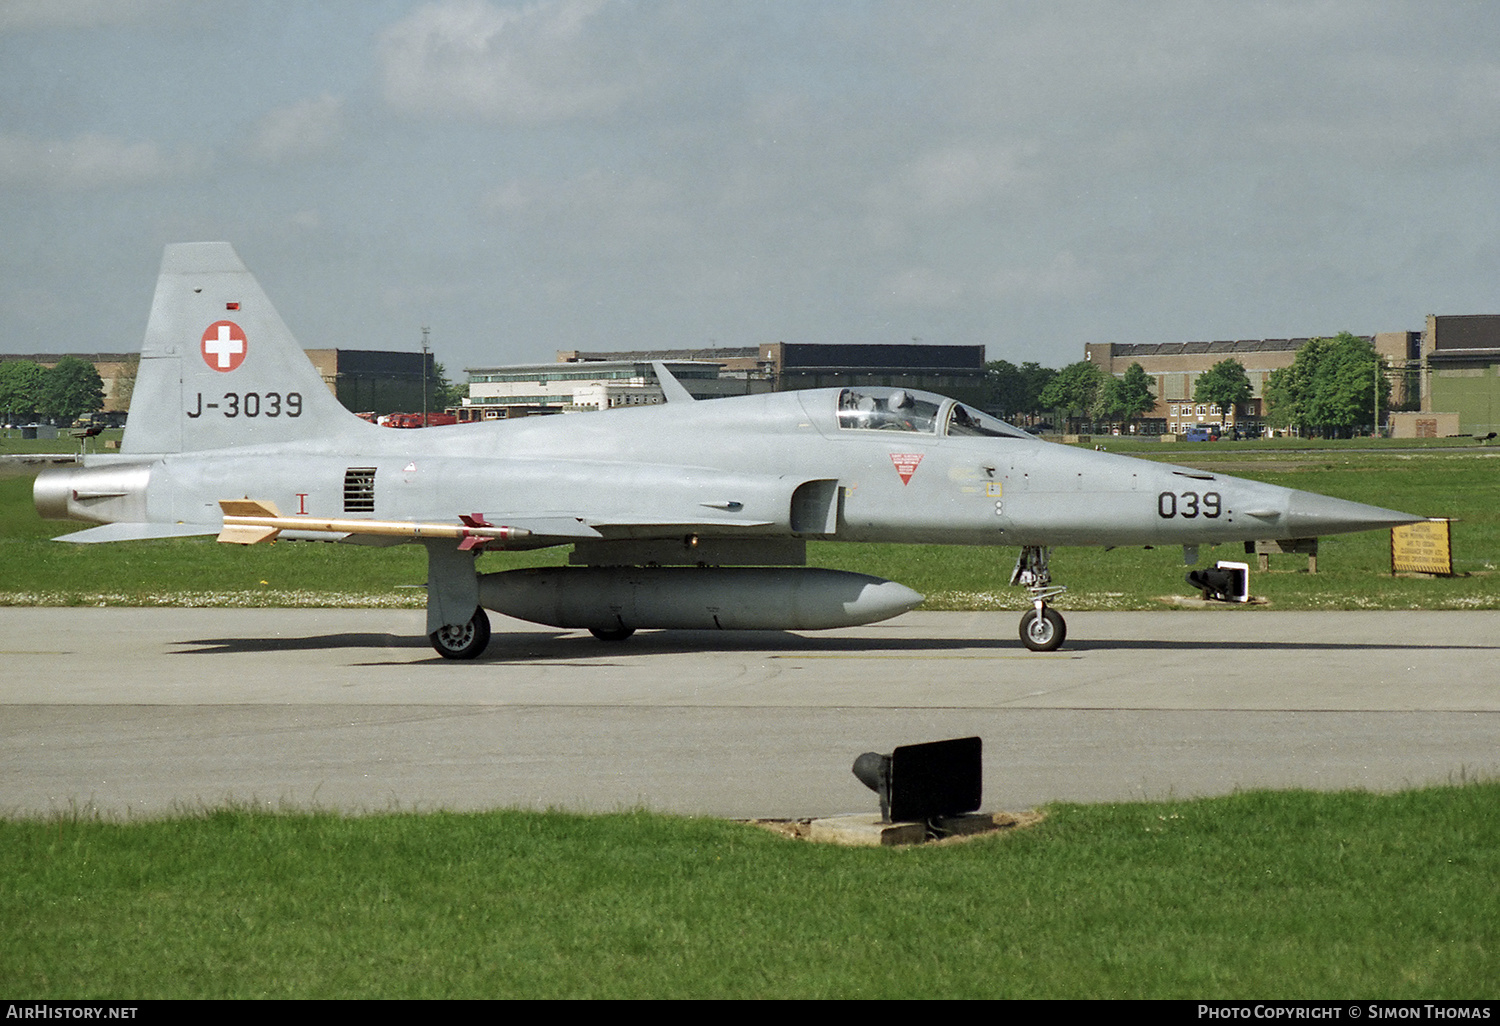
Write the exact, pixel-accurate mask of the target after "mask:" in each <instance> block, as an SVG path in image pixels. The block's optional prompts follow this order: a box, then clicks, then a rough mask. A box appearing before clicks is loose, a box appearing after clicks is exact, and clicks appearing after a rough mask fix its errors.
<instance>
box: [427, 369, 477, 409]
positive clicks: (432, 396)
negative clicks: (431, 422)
mask: <svg viewBox="0 0 1500 1026" xmlns="http://www.w3.org/2000/svg"><path fill="white" fill-rule="evenodd" d="M432 377H433V380H431V381H429V382H427V391H428V406H429V407H430V408H431V409H434V410H445V409H447V408H448V407H450V406H462V405H463V403H464V399H465V398H466V397H467V396H468V394H469V383H468V382H467V381H457V382H455V381H449V380H448V371H447V369H446V368H445V367H444V366H443V365H442V364H440V363H436V362H434V363H433V365H432Z"/></svg>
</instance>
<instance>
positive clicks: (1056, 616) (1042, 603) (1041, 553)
mask: <svg viewBox="0 0 1500 1026" xmlns="http://www.w3.org/2000/svg"><path fill="white" fill-rule="evenodd" d="M1051 554H1052V550H1051V549H1048V548H1043V547H1041V546H1038V545H1027V546H1024V547H1022V549H1021V556H1020V558H1019V559H1017V560H1016V569H1015V571H1014V572H1013V573H1012V574H1011V575H1010V583H1011V584H1019V585H1022V586H1024V587H1025V588H1026V595H1027V597H1028V598H1030V599H1031V608H1030V609H1028V610H1027V611H1026V615H1025V616H1023V617H1021V644H1023V645H1025V646H1026V647H1027V648H1029V649H1031V651H1033V652H1051V651H1054V650H1055V649H1056V648H1057V647H1058V646H1059V645H1061V644H1062V643H1063V640H1064V639H1065V638H1067V636H1068V624H1067V622H1066V621H1065V620H1063V618H1062V614H1061V613H1059V612H1058V611H1057V610H1055V609H1053V608H1052V607H1051V606H1049V605H1047V601H1048V599H1054V598H1056V597H1057V596H1059V595H1061V594H1062V593H1063V592H1065V591H1067V590H1068V589H1067V588H1064V587H1061V586H1060V585H1054V584H1053V583H1052V573H1051V571H1050V570H1048V568H1047V557H1048V556H1050V555H1051Z"/></svg>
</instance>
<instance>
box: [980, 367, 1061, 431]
mask: <svg viewBox="0 0 1500 1026" xmlns="http://www.w3.org/2000/svg"><path fill="white" fill-rule="evenodd" d="M984 368H985V406H986V408H987V409H989V410H990V411H991V412H993V413H996V414H998V415H999V416H1001V417H1005V418H1007V419H1009V418H1015V417H1020V416H1022V415H1026V416H1031V415H1034V414H1036V413H1038V412H1040V411H1041V410H1043V409H1045V408H1046V407H1045V405H1044V404H1043V403H1042V401H1041V396H1042V390H1043V389H1044V388H1046V387H1047V385H1048V384H1049V383H1050V382H1051V381H1052V379H1053V378H1054V377H1056V376H1057V371H1055V370H1053V369H1052V368H1050V367H1043V366H1042V365H1041V364H1039V363H1032V362H1027V363H1023V364H1021V366H1019V367H1017V366H1016V365H1015V364H1013V363H1011V362H1010V361H1009V360H991V361H990V362H989V363H987V364H985V365H984Z"/></svg>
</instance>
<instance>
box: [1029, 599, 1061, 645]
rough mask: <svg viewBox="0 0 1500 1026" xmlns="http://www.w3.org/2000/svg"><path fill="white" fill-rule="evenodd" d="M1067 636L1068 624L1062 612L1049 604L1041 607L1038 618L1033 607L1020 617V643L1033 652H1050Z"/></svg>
mask: <svg viewBox="0 0 1500 1026" xmlns="http://www.w3.org/2000/svg"><path fill="white" fill-rule="evenodd" d="M1067 636H1068V625H1067V623H1066V622H1065V621H1064V620H1063V618H1062V614H1061V613H1059V612H1058V611H1057V610H1055V609H1053V608H1052V607H1051V606H1043V607H1042V615H1041V617H1040V618H1038V617H1037V615H1036V610H1035V609H1028V610H1027V611H1026V615H1025V616H1023V617H1021V643H1022V644H1023V645H1025V646H1026V647H1027V648H1029V649H1031V650H1032V651H1033V652H1051V651H1052V650H1053V649H1055V648H1057V646H1059V645H1061V644H1062V643H1063V639H1064V638H1066V637H1067Z"/></svg>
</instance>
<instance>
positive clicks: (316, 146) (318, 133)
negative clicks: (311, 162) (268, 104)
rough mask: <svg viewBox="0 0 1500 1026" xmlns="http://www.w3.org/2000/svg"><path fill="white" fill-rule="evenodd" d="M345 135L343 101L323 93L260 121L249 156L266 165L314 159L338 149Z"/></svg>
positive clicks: (272, 113)
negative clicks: (251, 154)
mask: <svg viewBox="0 0 1500 1026" xmlns="http://www.w3.org/2000/svg"><path fill="white" fill-rule="evenodd" d="M343 134H344V101H343V100H342V99H340V98H338V97H336V96H331V95H329V94H328V93H324V94H323V95H322V96H319V97H317V98H315V99H308V100H303V101H301V102H300V103H294V104H292V105H291V106H290V107H282V108H281V109H280V110H273V111H271V113H269V114H267V115H266V116H265V117H263V118H261V119H260V124H258V125H257V126H256V129H255V138H254V139H253V140H252V141H251V143H250V152H251V153H253V154H254V155H255V156H256V157H257V158H258V159H260V160H263V161H265V162H266V163H268V164H279V163H281V162H283V161H287V160H299V159H305V158H316V157H321V156H325V155H327V154H329V153H332V152H333V151H334V150H335V149H337V148H338V144H339V141H340V139H342V138H343Z"/></svg>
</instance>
